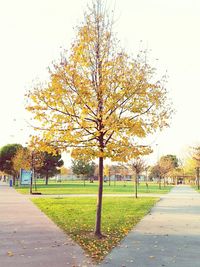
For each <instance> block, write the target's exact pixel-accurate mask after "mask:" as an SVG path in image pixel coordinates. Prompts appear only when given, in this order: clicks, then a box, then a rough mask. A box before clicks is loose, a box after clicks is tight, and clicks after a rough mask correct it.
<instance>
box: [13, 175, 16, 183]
mask: <svg viewBox="0 0 200 267" xmlns="http://www.w3.org/2000/svg"><path fill="white" fill-rule="evenodd" d="M15 181H16V176H15V175H13V185H15Z"/></svg>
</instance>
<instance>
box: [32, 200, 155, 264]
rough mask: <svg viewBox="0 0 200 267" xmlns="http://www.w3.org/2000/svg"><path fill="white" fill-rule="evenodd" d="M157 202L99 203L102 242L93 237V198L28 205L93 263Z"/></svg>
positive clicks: (118, 201) (45, 201) (47, 201)
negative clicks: (60, 229)
mask: <svg viewBox="0 0 200 267" xmlns="http://www.w3.org/2000/svg"><path fill="white" fill-rule="evenodd" d="M157 200H158V198H149V197H148V198H146V197H145V198H139V199H135V198H132V197H123V198H118V197H115V198H113V197H109V198H104V199H103V211H102V232H103V234H104V235H105V237H104V238H103V239H97V238H95V237H94V235H93V232H94V223H95V212H96V197H87V198H53V199H52V198H45V199H44V198H42V199H41V198H37V199H32V201H33V202H34V203H35V204H36V205H37V206H38V207H39V208H40V209H41V210H42V211H43V212H44V213H45V214H47V215H48V216H49V217H50V218H51V219H52V220H53V221H54V222H55V223H56V224H57V225H58V226H60V227H61V228H62V229H63V230H64V231H65V232H66V233H67V234H69V235H70V236H71V238H72V239H73V240H75V241H76V242H77V243H78V244H79V245H81V246H82V247H83V249H84V250H85V251H86V253H87V254H88V255H89V256H90V257H92V259H93V260H94V261H96V262H99V261H101V260H102V259H103V258H104V257H105V256H106V255H107V254H108V252H109V251H110V250H111V249H112V248H113V247H114V246H116V245H117V244H118V243H119V242H120V240H121V239H122V238H123V237H124V236H126V235H127V233H128V232H129V231H130V230H131V229H132V228H133V226H134V225H135V224H136V223H137V222H138V221H140V219H141V218H142V217H143V216H144V215H145V214H147V213H148V212H149V211H150V209H151V207H152V206H153V205H154V204H155V203H156V201H157Z"/></svg>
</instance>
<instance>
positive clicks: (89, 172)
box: [72, 160, 95, 185]
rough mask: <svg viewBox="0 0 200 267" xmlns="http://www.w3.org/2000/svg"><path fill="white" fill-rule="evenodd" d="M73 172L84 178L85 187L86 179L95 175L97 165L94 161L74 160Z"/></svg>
mask: <svg viewBox="0 0 200 267" xmlns="http://www.w3.org/2000/svg"><path fill="white" fill-rule="evenodd" d="M72 171H73V173H74V174H76V175H82V176H83V178H84V185H85V177H91V176H93V175H94V172H95V163H94V162H93V161H92V162H88V161H84V160H72Z"/></svg>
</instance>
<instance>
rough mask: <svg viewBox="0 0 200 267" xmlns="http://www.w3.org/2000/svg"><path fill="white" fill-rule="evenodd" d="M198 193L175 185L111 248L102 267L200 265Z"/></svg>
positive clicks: (183, 266) (199, 197)
mask: <svg viewBox="0 0 200 267" xmlns="http://www.w3.org/2000/svg"><path fill="white" fill-rule="evenodd" d="M199 248H200V194H199V193H197V192H196V191H194V190H193V189H192V188H190V187H188V186H178V187H175V188H174V189H173V190H172V191H171V192H170V193H169V194H168V197H167V198H162V199H161V201H159V202H158V203H157V205H156V206H155V207H154V208H153V209H152V211H151V214H149V215H147V216H146V217H144V218H143V220H142V221H141V222H140V223H139V224H138V225H137V226H136V228H135V229H134V230H133V231H131V233H130V234H129V235H128V236H127V237H126V238H125V239H124V240H123V241H122V242H121V244H120V245H119V246H118V247H116V248H115V249H113V251H112V252H111V254H109V255H108V256H107V257H106V259H105V260H104V261H103V263H101V264H100V266H101V267H111V266H112V267H122V266H123V267H129V266H131V267H160V266H168V267H190V266H191V267H199V266H200V252H199Z"/></svg>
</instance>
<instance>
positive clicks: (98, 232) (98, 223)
mask: <svg viewBox="0 0 200 267" xmlns="http://www.w3.org/2000/svg"><path fill="white" fill-rule="evenodd" d="M102 195H103V157H100V158H99V190H98V198H97V210H96V226H95V235H96V236H97V237H99V238H101V237H102V234H101V210H102Z"/></svg>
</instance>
